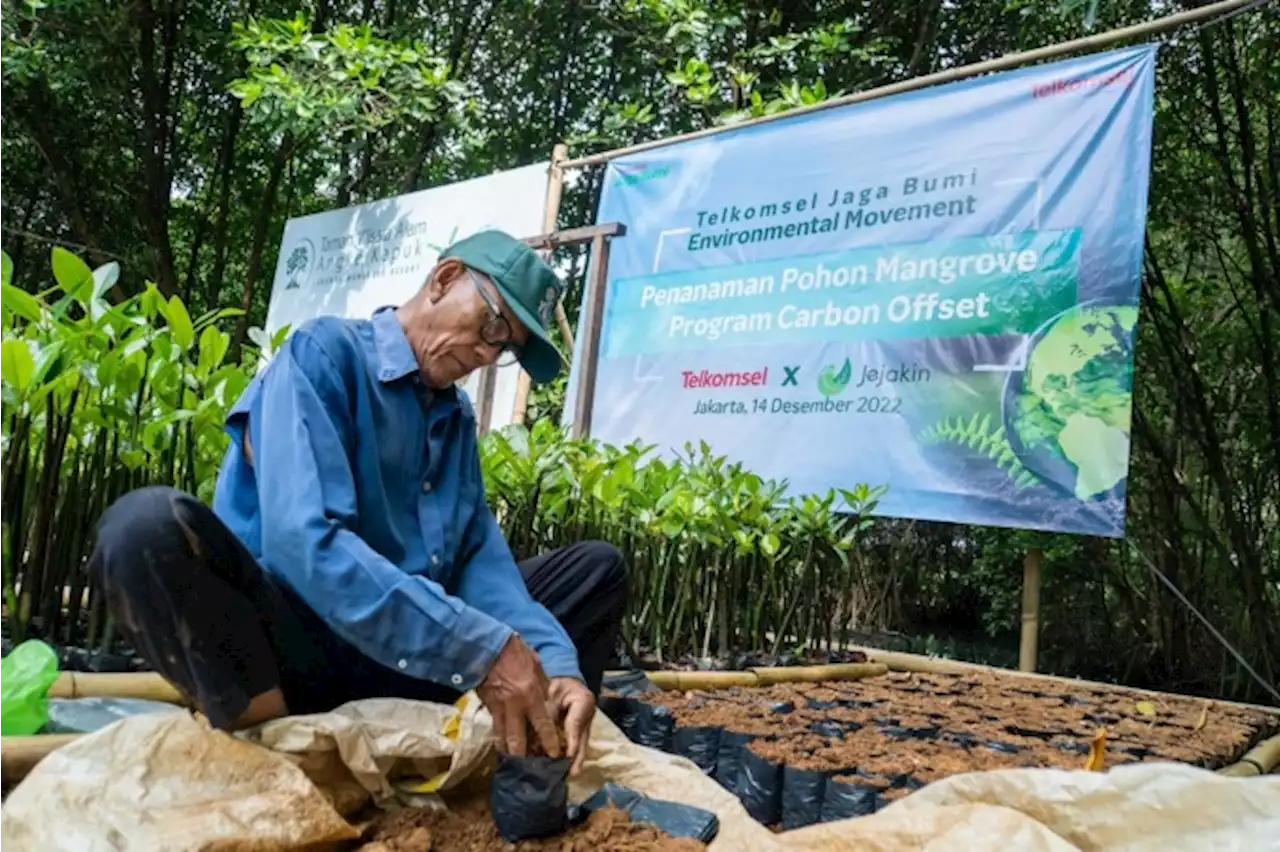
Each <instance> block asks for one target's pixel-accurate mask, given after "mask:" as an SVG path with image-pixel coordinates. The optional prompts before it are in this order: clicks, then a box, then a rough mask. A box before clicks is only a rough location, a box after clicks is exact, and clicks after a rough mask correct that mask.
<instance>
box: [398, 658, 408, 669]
mask: <svg viewBox="0 0 1280 852" xmlns="http://www.w3.org/2000/svg"><path fill="white" fill-rule="evenodd" d="M396 665H397V666H399V667H400V668H402V669H407V668H409V661H408V660H400V661H399V662H397V663H396Z"/></svg>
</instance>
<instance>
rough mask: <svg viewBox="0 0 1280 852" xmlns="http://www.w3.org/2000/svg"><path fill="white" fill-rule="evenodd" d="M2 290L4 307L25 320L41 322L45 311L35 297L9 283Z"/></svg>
mask: <svg viewBox="0 0 1280 852" xmlns="http://www.w3.org/2000/svg"><path fill="white" fill-rule="evenodd" d="M0 290H2V292H3V298H4V306H5V307H6V308H7V309H8V310H11V311H13V312H14V313H15V314H17V315H18V316H20V317H22V318H23V319H25V320H29V321H31V322H40V319H41V316H42V314H43V310H42V307H41V304H40V302H39V301H38V300H37V299H36V297H35V296H32V295H31V294H30V293H28V292H26V291H25V290H19V289H18V288H17V287H14V286H13V285H12V284H10V283H9V282H8V281H6V282H5V283H4V285H3V287H2V288H0Z"/></svg>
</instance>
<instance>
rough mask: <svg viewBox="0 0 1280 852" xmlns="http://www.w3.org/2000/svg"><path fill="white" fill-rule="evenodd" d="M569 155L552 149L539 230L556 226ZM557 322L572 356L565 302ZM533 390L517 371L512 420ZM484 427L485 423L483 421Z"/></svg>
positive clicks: (519, 419)
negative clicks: (562, 165) (517, 380)
mask: <svg viewBox="0 0 1280 852" xmlns="http://www.w3.org/2000/svg"><path fill="white" fill-rule="evenodd" d="M568 156H569V146H568V145H565V144H564V143H558V144H557V145H556V146H555V147H554V148H552V149H551V167H550V168H549V169H547V195H546V203H545V204H544V206H543V208H542V232H543V233H544V234H549V233H551V232H553V231H555V229H556V222H557V220H558V219H559V216H560V197H561V195H563V193H564V169H563V168H562V167H561V165H560V164H561V163H562V162H564V159H565V158H566V157H568ZM552 250H553V247H552V246H548V247H547V249H546V251H545V254H547V255H550V254H551V252H552ZM556 325H558V326H559V327H560V336H561V337H562V338H563V339H564V345H565V347H566V348H567V349H568V351H569V358H570V359H572V358H573V330H572V329H571V328H570V327H569V317H568V316H566V315H565V312H564V303H563V302H562V301H561V300H560V299H557V300H556ZM532 389H533V377H532V376H530V375H529V374H528V373H527V372H525V371H524V370H521V371H520V383H519V384H518V385H517V386H516V402H515V406H514V407H513V408H512V410H511V422H512V423H523V422H524V416H525V412H526V411H528V410H529V392H530V391H531V390H532ZM486 430H487V424H486Z"/></svg>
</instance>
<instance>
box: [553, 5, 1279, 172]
mask: <svg viewBox="0 0 1280 852" xmlns="http://www.w3.org/2000/svg"><path fill="white" fill-rule="evenodd" d="M1250 4H1254V5H1257V6H1258V7H1259V8H1260V7H1261V6H1262V5H1265V4H1263V3H1259V2H1258V0H1220V1H1219V2H1217V3H1210V4H1208V5H1206V6H1201V7H1200V8H1198V9H1188V10H1186V11H1184V12H1177V13H1175V14H1172V15H1165V16H1164V17H1163V18H1157V19H1155V20H1154V21H1145V22H1144V23H1141V24H1133V25H1132V26H1128V27H1120V28H1118V29H1114V30H1108V31H1107V32H1104V33H1097V34H1096V35H1091V36H1085V37H1084V38H1077V39H1072V40H1071V41H1063V42H1058V43H1057V44H1050V45H1045V46H1044V47H1037V48H1035V49H1034V50H1024V51H1021V52H1019V53H1010V54H1007V55H1005V56H1001V57H999V58H997V59H988V60H986V61H984V62H975V63H973V64H971V65H961V66H959V67H958V68H948V69H947V70H945V71H938V72H936V73H933V74H925V75H924V76H923V77H912V78H910V79H908V80H899V81H898V82H896V83H890V84H889V85H887V86H880V87H879V88H875V89H868V90H867V91H865V92H854V93H852V94H849V95H845V96H844V97H839V98H832V99H831V100H828V101H822V102H821V103H816V104H809V105H807V106H802V107H797V108H795V109H791V110H787V111H786V112H780V113H775V114H773V115H764V116H760V117H758V118H752V119H749V120H747V121H740V122H738V123H736V124H728V125H720V126H716V127H707V128H704V129H702V130H695V131H693V132H691V133H682V134H680V135H678V136H671V137H668V138H666V139H654V140H652V141H650V142H641V143H639V144H636V145H628V146H627V147H625V148H616V149H614V150H612V151H603V152H601V153H599V154H591V155H589V156H586V157H577V158H575V159H572V160H566V161H565V162H564V163H562V164H561V165H562V167H563V168H566V169H580V168H584V167H586V166H594V165H598V164H600V163H607V162H609V161H610V160H616V159H618V158H619V157H625V156H627V155H629V154H638V153H640V152H642V151H651V150H653V149H654V148H663V147H666V146H667V145H674V144H676V143H677V142H688V141H690V140H693V139H703V138H705V137H707V136H714V135H716V134H718V133H727V132H731V131H734V130H739V129H741V128H744V127H755V126H756V125H760V124H765V123H767V122H770V121H780V120H783V119H788V118H794V117H796V116H798V115H807V114H808V113H812V112H819V111H820V110H826V109H834V108H836V107H842V106H848V105H850V104H856V103H862V102H863V101H870V100H874V99H876V98H883V97H887V96H889V95H897V94H901V93H902V92H912V91H915V90H917V89H925V88H928V87H929V86H936V85H939V84H942V83H952V82H955V81H956V80H965V79H968V78H970V77H977V76H978V75H980V74H989V73H992V72H995V71H1005V70H1008V69H1010V68H1016V67H1018V66H1020V65H1030V64H1031V63H1033V62H1040V61H1042V60H1045V59H1057V58H1058V57H1060V56H1066V55H1068V54H1071V53H1082V52H1086V51H1090V50H1096V49H1098V48H1102V47H1110V46H1111V45H1113V44H1117V43H1118V42H1122V41H1127V40H1129V39H1139V38H1147V37H1149V36H1153V35H1157V34H1159V33H1163V32H1168V31H1169V30H1173V29H1177V28H1178V27H1181V26H1186V25H1187V24H1194V23H1197V22H1199V21H1204V20H1208V19H1211V18H1218V17H1222V16H1225V15H1230V14H1233V13H1235V12H1240V11H1243V10H1244V9H1245V7H1246V6H1249V5H1250Z"/></svg>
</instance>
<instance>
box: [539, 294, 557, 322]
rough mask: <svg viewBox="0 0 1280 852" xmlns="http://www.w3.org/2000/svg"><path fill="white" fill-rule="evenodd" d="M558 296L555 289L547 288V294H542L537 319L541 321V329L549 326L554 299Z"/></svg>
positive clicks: (554, 304) (553, 308) (554, 303)
mask: <svg viewBox="0 0 1280 852" xmlns="http://www.w3.org/2000/svg"><path fill="white" fill-rule="evenodd" d="M559 295H560V294H559V293H557V292H556V288H555V287H548V288H547V292H545V293H543V294H542V301H541V302H540V303H538V319H539V320H541V321H542V327H543V328H547V327H548V326H550V325H551V312H552V311H553V310H555V307H556V297H557V296H559Z"/></svg>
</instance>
